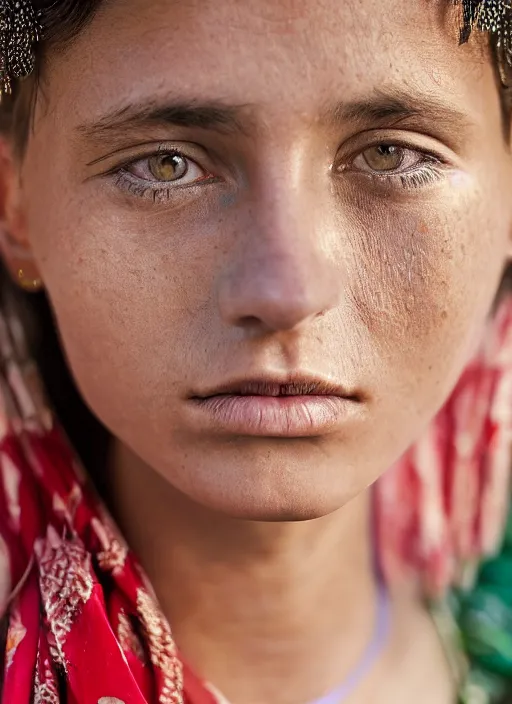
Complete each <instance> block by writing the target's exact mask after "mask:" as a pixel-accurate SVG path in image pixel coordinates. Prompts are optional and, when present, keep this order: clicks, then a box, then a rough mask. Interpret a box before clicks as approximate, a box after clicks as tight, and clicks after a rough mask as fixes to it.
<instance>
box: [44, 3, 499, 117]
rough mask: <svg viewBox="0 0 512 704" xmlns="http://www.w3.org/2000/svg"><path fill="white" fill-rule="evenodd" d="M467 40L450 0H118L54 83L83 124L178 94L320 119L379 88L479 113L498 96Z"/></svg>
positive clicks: (62, 60)
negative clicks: (462, 38)
mask: <svg viewBox="0 0 512 704" xmlns="http://www.w3.org/2000/svg"><path fill="white" fill-rule="evenodd" d="M113 27H115V31H112V28H113ZM457 39H458V26H457V10H455V9H454V8H453V6H452V4H451V2H448V1H447V0H446V1H445V0H438V1H436V2H432V1H430V0H386V2H385V3H383V2H381V0H320V1H318V2H314V3H312V2H311V1H310V0H280V1H279V2H276V1H275V0H187V2H181V1H180V2H178V1H174V0H170V1H169V0H123V1H121V0H112V2H109V3H106V4H105V5H104V6H102V8H101V9H100V12H99V13H98V15H97V16H96V17H95V19H94V20H93V22H92V23H91V24H90V25H89V26H88V27H87V29H86V30H85V31H84V32H83V33H82V34H81V35H80V36H79V38H78V39H77V41H75V42H74V43H73V44H72V45H71V46H70V48H69V49H68V50H67V51H66V53H65V54H58V55H57V57H56V59H55V61H53V62H52V63H51V64H50V69H51V70H50V71H49V78H50V81H49V83H50V91H51V85H52V79H53V80H54V82H55V85H58V86H59V89H58V90H57V92H56V94H57V95H58V96H60V97H61V98H62V99H63V100H64V101H65V103H66V104H67V105H68V106H69V105H72V106H73V109H72V113H70V117H73V116H76V121H77V122H78V123H80V124H82V123H90V122H91V121H94V120H96V121H97V120H99V119H101V117H102V116H108V115H112V114H113V113H115V112H116V111H118V110H120V109H122V108H123V106H124V105H126V106H128V105H130V104H147V103H148V102H149V101H153V102H157V103H159V102H160V103H162V102H163V101H165V100H167V98H168V97H169V96H171V98H172V100H173V101H174V102H176V101H177V100H178V101H184V102H196V101H199V102H201V103H211V102H214V101H217V100H220V101H222V102H223V103H225V104H227V105H231V106H236V107H243V106H250V107H251V109H253V108H254V109H257V108H258V107H260V108H261V109H263V110H264V111H266V112H267V114H268V116H269V117H270V115H271V113H272V111H273V110H277V109H279V110H280V111H281V112H282V113H283V114H284V113H286V112H290V111H289V110H287V108H289V107H294V112H295V113H296V114H301V115H304V116H306V117H307V119H311V118H313V119H316V118H319V117H320V114H321V111H324V110H325V109H326V108H327V109H328V108H329V106H334V105H335V104H339V105H343V103H344V102H346V103H347V104H354V103H358V102H361V101H365V100H367V99H368V97H369V96H371V95H375V94H376V93H379V94H383V93H384V94H388V93H389V94H400V95H404V94H411V95H413V96H414V95H417V96H418V97H419V99H420V102H419V104H421V99H427V100H428V99H431V101H432V102H440V103H442V102H443V101H444V102H445V103H446V102H449V103H450V104H451V105H452V106H454V107H455V109H459V111H460V112H464V113H469V114H471V112H472V109H473V108H474V109H475V111H476V113H478V110H479V109H480V110H483V108H482V105H483V102H482V97H483V96H482V93H481V92H479V91H481V90H483V91H484V92H485V91H488V92H489V95H488V96H486V97H487V98H490V99H491V100H493V102H496V103H497V99H496V95H495V94H494V93H491V91H494V92H495V86H494V79H493V72H492V68H491V64H490V62H489V61H488V59H487V58H486V57H485V56H484V52H482V48H481V46H475V45H474V44H473V43H470V44H469V45H464V46H459V44H458V41H457ZM91 95H94V100H90V96H91ZM475 119H478V114H477V115H476V116H475Z"/></svg>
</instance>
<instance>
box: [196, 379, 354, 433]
mask: <svg viewBox="0 0 512 704" xmlns="http://www.w3.org/2000/svg"><path fill="white" fill-rule="evenodd" d="M358 401H359V399H358V398H356V397H355V396H352V395H350V394H348V393H347V392H345V391H344V390H343V389H342V388H341V387H338V386H334V385H332V384H327V383H325V382H322V381H315V380H300V381H297V380H295V381H293V382H291V383H290V382H288V383H284V384H282V383H275V382H273V381H266V380H257V381H244V382H239V383H234V384H230V385H227V386H225V387H223V388H222V389H218V390H217V391H216V392H213V393H209V394H208V395H205V396H200V397H194V398H193V399H192V402H193V404H194V408H195V410H196V413H197V414H198V415H199V417H198V418H197V420H199V421H200V422H201V424H203V423H204V422H206V424H207V426H209V427H210V428H211V429H213V430H217V431H221V432H227V433H230V434H233V435H245V436H254V437H258V436H259V437H276V438H300V437H314V436H319V435H322V434H324V433H328V432H330V431H332V430H334V429H336V427H338V426H339V425H340V424H341V423H342V422H346V421H347V420H348V419H349V418H350V417H352V416H354V414H355V412H356V410H357V409H358V406H359V403H358Z"/></svg>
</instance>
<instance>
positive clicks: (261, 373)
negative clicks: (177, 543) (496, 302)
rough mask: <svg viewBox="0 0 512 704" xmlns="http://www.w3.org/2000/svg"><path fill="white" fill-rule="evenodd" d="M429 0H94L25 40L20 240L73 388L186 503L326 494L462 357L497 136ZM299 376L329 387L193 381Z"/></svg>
mask: <svg viewBox="0 0 512 704" xmlns="http://www.w3.org/2000/svg"><path fill="white" fill-rule="evenodd" d="M446 4H448V3H446ZM444 7H445V3H439V2H434V3H432V2H426V0H413V1H411V0H386V2H385V3H383V2H381V1H380V0H321V2H319V1H316V2H311V1H310V0H279V2H276V0H242V1H240V0H187V2H183V1H180V2H178V1H177V0H176V1H173V0H124V2H121V1H120V0H119V1H116V0H113V1H111V2H108V3H106V4H105V5H104V7H103V9H102V10H101V11H100V12H99V14H98V15H97V17H96V18H95V19H94V21H93V22H92V24H91V25H90V26H89V27H88V28H87V29H86V31H85V32H83V34H82V35H81V36H80V37H79V38H78V40H77V41H76V42H74V43H73V44H72V45H71V46H70V47H68V48H67V49H66V51H65V52H64V53H58V52H56V53H55V55H54V56H53V57H50V60H49V63H48V65H47V66H46V68H45V82H44V86H43V88H42V92H41V94H40V101H39V104H38V108H37V111H36V118H35V124H34V131H33V134H32V135H31V137H30V141H29V144H28V149H27V151H26V155H25V157H24V160H23V163H22V165H21V189H22V190H21V202H22V208H23V211H24V216H25V222H26V227H27V232H28V237H29V240H30V244H31V247H32V250H33V252H34V256H35V260H36V262H37V265H38V267H39V269H40V271H41V274H42V277H43V280H44V282H45V285H46V287H47V289H48V292H49V295H50V297H51V300H52V303H53V306H54V309H55V313H56V317H57V320H58V324H59V327H60V330H61V334H62V338H63V342H64V346H65V349H66V351H67V355H68V357H69V361H70V364H71V367H72V369H73V372H74V375H75V377H76V380H77V382H78V384H79V387H80V389H81V392H82V394H83V396H84V398H85V400H86V401H87V402H88V404H89V405H90V406H91V407H92V409H93V410H94V411H95V413H96V414H97V415H98V416H99V418H100V419H101V420H102V421H103V422H104V423H105V425H106V426H107V427H108V428H109V429H110V430H111V431H112V433H113V434H114V435H115V436H117V437H118V438H120V439H121V440H122V441H124V442H125V443H126V444H127V445H129V446H130V447H131V448H132V449H133V450H134V451H135V452H136V453H137V454H138V455H139V456H140V457H141V458H142V459H143V460H144V461H145V462H147V464H148V465H150V466H151V467H153V468H154V469H155V470H157V471H158V472H159V473H160V474H161V475H163V476H164V477H165V478H166V479H167V480H168V481H169V482H170V483H171V484H173V485H174V486H175V487H176V488H177V489H178V490H180V491H181V492H183V493H184V494H187V495H188V496H189V497H191V498H192V499H193V500H196V501H198V502H201V503H204V504H206V505H208V506H210V507H213V508H216V509H219V510H222V511H225V512H228V513H230V514H232V515H237V516H244V517H248V518H272V519H274V518H276V519H295V518H311V517H314V516H319V515H322V514H325V513H327V512H329V511H332V510H334V509H336V508H338V507H340V506H341V505H343V503H344V502H346V501H347V500H348V499H349V498H351V497H352V496H353V495H355V494H356V493H357V492H359V491H361V490H362V489H363V488H364V487H366V486H367V485H368V484H369V483H371V482H372V481H373V480H374V479H375V478H376V477H377V476H378V475H379V474H381V473H382V472H383V471H384V470H385V469H386V468H387V467H389V466H390V464H392V463H393V461H394V460H395V459H396V458H397V457H398V456H399V455H400V453H401V452H402V451H403V450H404V449H405V448H406V447H407V446H408V445H409V444H410V443H411V442H412V441H413V440H414V439H415V437H416V436H417V435H418V433H419V432H421V429H422V427H423V426H424V425H425V424H426V423H428V421H429V419H430V418H431V417H432V416H433V415H434V414H435V412H436V411H437V409H438V408H439V407H440V405H441V404H442V403H443V401H444V400H445V398H446V396H447V394H448V393H449V391H450V389H451V388H452V387H453V385H454V383H455V382H456V379H457V377H458V375H459V373H460V372H461V369H462V367H463V365H464V363H465V362H466V361H467V359H468V356H469V355H470V354H471V351H472V349H473V347H474V345H475V342H476V340H477V339H478V336H479V335H480V334H481V332H482V328H483V325H484V321H485V318H486V316H487V315H488V312H489V309H490V306H491V304H492V301H493V297H494V295H495V292H496V289H497V286H498V283H499V280H500V276H501V273H502V270H503V267H504V264H505V262H506V258H507V255H508V249H509V238H510V233H511V223H512V203H511V200H512V199H511V197H510V192H511V190H510V189H511V186H512V160H511V157H510V154H509V148H508V146H507V143H506V139H505V137H504V130H503V121H502V114H501V112H500V102H499V94H498V90H497V87H496V82H495V77H494V74H493V71H492V67H491V64H490V62H489V61H488V59H487V58H486V57H485V56H484V53H485V52H484V50H483V49H482V47H479V46H469V47H468V46H465V47H459V46H458V43H457V27H456V23H455V22H454V18H453V17H445V16H444ZM303 377H307V378H309V379H310V378H312V377H313V378H318V379H320V380H323V381H324V382H329V383H331V384H334V385H337V386H339V387H340V388H341V389H343V391H341V390H340V391H339V392H338V393H340V394H342V395H343V394H344V395H345V397H346V398H327V399H325V398H324V399H319V398H316V399H315V398H310V399H309V401H308V400H307V399H304V398H302V399H299V400H297V399H295V401H294V400H290V399H283V398H281V399H277V400H276V399H274V400H271V399H268V398H267V399H261V398H260V399H255V398H252V399H251V398H249V399H245V400H244V399H240V398H238V397H237V398H234V399H230V398H226V397H223V396H216V397H215V398H213V399H211V398H210V400H208V401H198V397H199V398H204V397H205V396H209V395H211V394H215V391H218V390H219V389H222V387H226V385H227V386H230V385H231V384H233V383H234V384H235V387H236V389H237V390H238V391H253V392H255V391H261V389H260V388H257V387H252V386H250V385H249V387H247V388H245V389H243V388H241V387H242V386H243V382H247V381H250V380H256V381H269V380H270V381H274V382H276V383H278V382H282V383H285V382H288V381H298V383H299V385H298V386H297V387H296V388H295V391H305V390H308V391H312V390H314V387H313V386H310V387H309V388H308V389H303V388H301V386H300V380H301V379H302V378H303ZM270 390H271V387H270V386H269V387H267V391H270ZM288 390H289V391H290V389H288ZM317 392H318V390H317ZM332 393H334V392H332Z"/></svg>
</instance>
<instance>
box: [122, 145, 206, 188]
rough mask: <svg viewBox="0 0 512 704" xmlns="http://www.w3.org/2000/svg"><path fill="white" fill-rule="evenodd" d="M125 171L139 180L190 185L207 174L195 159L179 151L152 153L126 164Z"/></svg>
mask: <svg viewBox="0 0 512 704" xmlns="http://www.w3.org/2000/svg"><path fill="white" fill-rule="evenodd" d="M125 171H126V172H128V173H129V174H131V175H132V176H135V177H136V178H138V179H140V180H141V181H148V182H150V183H155V184H156V183H160V184H161V183H167V184H169V183H175V184H176V185H190V184H191V183H194V182H196V181H200V180H201V179H204V178H207V176H208V174H207V173H206V172H205V171H204V170H203V169H202V168H201V167H200V166H199V165H198V164H197V163H196V162H195V161H193V160H192V159H189V158H188V157H186V156H184V155H183V154H180V153H179V152H165V153H164V152H162V153H159V154H154V155H152V156H150V157H147V158H145V159H140V160H138V161H135V162H133V163H132V164H130V165H128V166H126V167H125Z"/></svg>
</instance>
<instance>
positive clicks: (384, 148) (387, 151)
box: [377, 144, 396, 157]
mask: <svg viewBox="0 0 512 704" xmlns="http://www.w3.org/2000/svg"><path fill="white" fill-rule="evenodd" d="M377 150H378V152H379V154H380V156H383V157H386V156H395V154H396V147H395V146H393V145H392V144H381V145H380V146H379V147H378V148H377Z"/></svg>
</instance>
